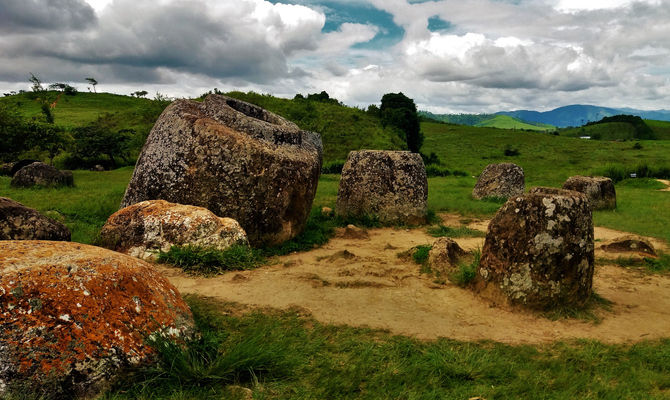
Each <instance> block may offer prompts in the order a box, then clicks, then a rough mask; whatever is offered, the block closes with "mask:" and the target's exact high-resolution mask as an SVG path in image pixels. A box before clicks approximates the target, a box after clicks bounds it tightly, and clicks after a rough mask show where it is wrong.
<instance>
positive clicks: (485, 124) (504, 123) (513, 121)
mask: <svg viewBox="0 0 670 400" xmlns="http://www.w3.org/2000/svg"><path fill="white" fill-rule="evenodd" d="M475 126H478V127H481V128H499V129H515V130H529V131H541V132H549V131H555V130H556V127H555V126H553V125H547V124H537V125H534V124H529V123H527V122H524V121H521V120H520V119H517V118H514V117H510V116H509V115H496V116H495V117H493V118H491V119H487V120H485V121H482V122H480V123H478V124H475Z"/></svg>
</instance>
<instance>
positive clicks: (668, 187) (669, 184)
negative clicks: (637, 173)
mask: <svg viewBox="0 0 670 400" xmlns="http://www.w3.org/2000/svg"><path fill="white" fill-rule="evenodd" d="M656 180H657V181H659V182H661V183H662V184H664V185H665V186H666V188H665V189H658V190H659V191H661V192H670V181H669V180H667V179H656Z"/></svg>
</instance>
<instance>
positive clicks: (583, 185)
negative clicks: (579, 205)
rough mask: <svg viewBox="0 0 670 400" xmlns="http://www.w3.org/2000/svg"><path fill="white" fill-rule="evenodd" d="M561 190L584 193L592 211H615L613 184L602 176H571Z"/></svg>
mask: <svg viewBox="0 0 670 400" xmlns="http://www.w3.org/2000/svg"><path fill="white" fill-rule="evenodd" d="M563 189H568V190H575V191H577V192H581V193H584V194H585V195H586V197H587V198H588V199H589V202H590V203H591V209H592V210H603V209H605V210H606V209H615V208H616V190H615V189H614V182H612V180H611V179H610V178H607V177H604V176H580V175H577V176H571V177H570V178H568V180H566V181H565V183H563Z"/></svg>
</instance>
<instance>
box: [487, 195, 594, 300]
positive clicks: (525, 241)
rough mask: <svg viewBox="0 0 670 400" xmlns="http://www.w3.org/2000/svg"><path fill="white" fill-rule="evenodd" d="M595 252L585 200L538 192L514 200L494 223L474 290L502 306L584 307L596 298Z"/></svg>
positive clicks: (587, 204)
mask: <svg viewBox="0 0 670 400" xmlns="http://www.w3.org/2000/svg"><path fill="white" fill-rule="evenodd" d="M593 251H594V245H593V221H592V217H591V209H590V206H589V202H588V200H587V199H586V196H584V195H583V194H581V193H579V192H574V191H570V190H560V189H548V190H546V191H544V190H542V189H541V188H540V189H535V190H534V191H533V193H529V194H526V195H524V196H518V197H513V198H511V199H509V200H508V201H507V203H505V204H504V205H503V206H502V207H501V208H500V210H498V212H497V213H496V215H495V217H494V218H493V219H492V220H491V223H490V224H489V229H488V233H487V234H486V241H485V242H484V248H483V249H482V258H481V262H480V265H479V268H478V271H477V275H476V278H475V286H476V288H477V289H478V291H479V293H480V294H482V295H483V296H484V297H486V298H489V299H490V300H493V301H494V302H496V303H499V304H509V305H518V306H523V307H526V308H531V309H541V310H546V309H551V308H555V307H558V306H566V305H567V306H581V305H583V304H584V303H585V302H586V301H587V300H588V298H589V296H590V295H591V292H592V285H593V264H594V252H593Z"/></svg>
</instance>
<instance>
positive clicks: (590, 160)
mask: <svg viewBox="0 0 670 400" xmlns="http://www.w3.org/2000/svg"><path fill="white" fill-rule="evenodd" d="M421 129H422V130H423V132H424V134H425V140H424V144H423V147H422V148H421V150H422V151H423V152H424V153H430V152H435V153H436V154H437V155H438V156H439V157H440V159H441V160H442V162H443V163H444V164H445V166H446V167H447V168H449V169H459V170H463V171H466V172H468V173H469V174H470V175H473V176H476V175H479V173H480V172H481V171H482V170H483V169H484V167H486V165H488V164H491V163H497V162H513V163H515V164H518V165H520V166H521V167H523V169H524V172H525V175H526V183H527V184H528V185H530V186H539V185H549V186H556V185H559V184H562V183H563V181H565V179H567V178H568V177H570V176H572V175H579V174H581V175H585V174H590V173H593V172H595V171H597V170H599V169H601V168H603V167H604V166H606V165H608V164H621V165H631V166H635V165H638V164H641V163H646V164H648V165H653V166H659V165H670V141H661V140H654V141H641V145H642V148H640V149H636V148H634V146H633V144H632V143H630V142H609V141H591V140H582V139H576V138H570V137H563V136H554V135H551V134H547V133H538V132H526V131H522V132H519V131H509V130H504V129H494V128H475V127H468V126H462V125H447V124H438V123H423V124H421ZM508 148H510V149H516V150H517V151H518V152H519V155H518V156H513V157H508V156H505V150H506V149H508Z"/></svg>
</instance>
